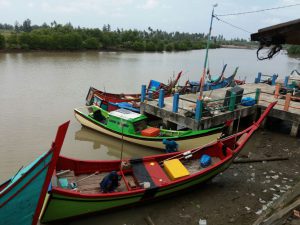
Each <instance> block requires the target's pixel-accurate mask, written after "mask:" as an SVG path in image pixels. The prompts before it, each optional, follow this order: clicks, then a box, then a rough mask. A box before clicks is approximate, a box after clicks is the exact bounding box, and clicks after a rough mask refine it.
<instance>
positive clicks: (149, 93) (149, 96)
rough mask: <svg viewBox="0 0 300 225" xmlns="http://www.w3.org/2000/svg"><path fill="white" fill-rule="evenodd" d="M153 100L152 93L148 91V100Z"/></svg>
mask: <svg viewBox="0 0 300 225" xmlns="http://www.w3.org/2000/svg"><path fill="white" fill-rule="evenodd" d="M152 99H153V92H152V91H148V100H150V101H151V100H152Z"/></svg>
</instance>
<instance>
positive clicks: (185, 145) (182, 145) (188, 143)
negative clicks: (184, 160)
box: [75, 113, 221, 151]
mask: <svg viewBox="0 0 300 225" xmlns="http://www.w3.org/2000/svg"><path fill="white" fill-rule="evenodd" d="M75 118H76V119H77V120H78V121H79V123H81V124H82V125H83V126H86V127H89V128H91V129H93V130H96V131H99V132H101V133H103V134H107V135H109V136H113V137H115V138H118V139H121V140H122V134H119V133H114V132H112V131H110V130H108V129H105V128H103V127H101V126H99V125H96V124H94V123H93V122H91V121H89V120H88V119H86V118H85V117H83V116H81V115H80V114H77V113H75ZM220 136H221V132H218V133H214V134H211V135H206V136H200V137H199V136H198V137H195V138H193V137H190V138H187V139H183V140H175V141H176V143H177V144H178V150H179V151H183V150H189V149H193V148H197V147H199V146H203V145H206V144H208V143H211V142H215V141H216V140H217V139H218V138H219V137H220ZM123 140H125V141H128V142H131V143H135V144H138V145H143V146H148V147H152V148H158V149H163V150H164V149H165V145H164V144H163V143H162V141H157V140H151V139H148V140H143V139H138V138H134V137H128V136H123Z"/></svg>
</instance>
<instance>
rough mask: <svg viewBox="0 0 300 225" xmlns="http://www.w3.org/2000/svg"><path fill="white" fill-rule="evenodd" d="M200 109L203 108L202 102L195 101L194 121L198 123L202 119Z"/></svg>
mask: <svg viewBox="0 0 300 225" xmlns="http://www.w3.org/2000/svg"><path fill="white" fill-rule="evenodd" d="M202 108H203V100H199V99H197V103H196V113H195V119H196V121H198V122H199V121H200V120H201V117H202Z"/></svg>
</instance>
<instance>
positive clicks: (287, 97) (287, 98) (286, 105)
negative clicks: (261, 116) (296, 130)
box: [283, 93, 292, 111]
mask: <svg viewBox="0 0 300 225" xmlns="http://www.w3.org/2000/svg"><path fill="white" fill-rule="evenodd" d="M291 98H292V94H291V93H287V94H286V95H285V103H284V108H283V110H284V111H289V107H290V102H291Z"/></svg>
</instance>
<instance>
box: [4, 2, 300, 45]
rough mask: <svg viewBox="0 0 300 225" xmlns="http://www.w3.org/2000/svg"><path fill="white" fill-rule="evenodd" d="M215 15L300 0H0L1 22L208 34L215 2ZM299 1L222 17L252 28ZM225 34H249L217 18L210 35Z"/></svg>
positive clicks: (289, 12)
mask: <svg viewBox="0 0 300 225" xmlns="http://www.w3.org/2000/svg"><path fill="white" fill-rule="evenodd" d="M215 3H217V4H218V6H217V7H216V8H215V14H217V15H221V14H227V13H237V12H244V11H251V10H259V9H264V8H273V7H278V6H284V5H291V4H297V3H300V0H251V1H249V0H226V1H225V0H218V1H217V0H185V1H184V0H28V1H27V0H0V12H1V14H0V23H8V24H14V23H15V22H16V21H18V22H20V23H22V22H23V21H24V20H25V19H27V18H29V19H30V20H31V21H32V24H38V25H41V24H42V23H43V22H46V23H48V24H50V23H51V22H52V21H54V20H55V21H56V22H57V23H62V24H66V23H68V22H71V24H72V25H73V26H76V27H77V26H80V27H88V28H97V27H98V28H102V27H103V25H104V24H110V25H111V28H112V29H113V30H115V29H117V28H123V29H138V30H147V28H148V27H151V28H152V29H160V30H164V31H167V32H173V31H180V32H189V33H207V32H208V29H209V22H210V16H211V10H212V6H213V5H214V4H215ZM299 12H300V5H299V6H296V7H291V8H285V9H279V10H273V11H267V12H261V13H255V14H247V15H240V16H229V17H222V19H223V20H225V21H227V22H229V23H231V24H234V25H235V26H238V27H241V28H243V29H245V30H247V31H249V32H251V33H254V32H257V30H258V29H260V28H263V27H267V26H271V25H274V24H277V23H281V22H287V21H290V20H294V19H298V18H299V15H300V13H299ZM219 34H222V35H223V36H224V37H226V38H227V39H230V38H236V37H239V38H245V39H249V37H250V34H249V33H248V32H246V31H241V30H238V29H235V28H233V27H231V26H229V25H227V24H224V23H222V22H220V21H217V20H214V21H213V30H212V35H219Z"/></svg>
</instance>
